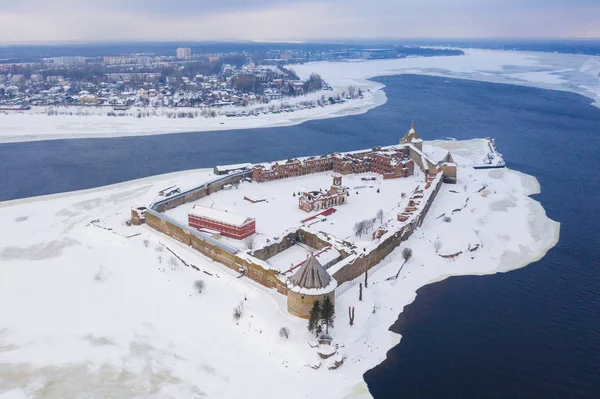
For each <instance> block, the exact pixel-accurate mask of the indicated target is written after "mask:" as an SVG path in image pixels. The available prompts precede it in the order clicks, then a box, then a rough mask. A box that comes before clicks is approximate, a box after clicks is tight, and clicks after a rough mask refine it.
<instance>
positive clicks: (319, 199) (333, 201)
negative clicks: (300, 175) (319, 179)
mask: <svg viewBox="0 0 600 399" xmlns="http://www.w3.org/2000/svg"><path fill="white" fill-rule="evenodd" d="M347 199H348V190H347V189H345V188H344V187H343V186H342V177H341V176H334V177H333V184H332V185H331V188H329V190H327V191H325V192H323V191H307V192H304V193H302V194H301V195H300V198H299V199H298V207H299V208H300V209H302V210H303V211H305V212H312V211H319V210H321V209H327V208H331V207H332V206H338V205H343V204H345V203H346V202H347Z"/></svg>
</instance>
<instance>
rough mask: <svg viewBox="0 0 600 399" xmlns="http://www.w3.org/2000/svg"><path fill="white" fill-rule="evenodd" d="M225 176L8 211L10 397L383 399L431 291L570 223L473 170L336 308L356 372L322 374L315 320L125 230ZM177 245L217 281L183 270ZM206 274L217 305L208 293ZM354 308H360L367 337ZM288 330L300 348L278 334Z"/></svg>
mask: <svg viewBox="0 0 600 399" xmlns="http://www.w3.org/2000/svg"><path fill="white" fill-rule="evenodd" d="M432 144H434V145H442V144H443V142H434V143H432ZM481 145H482V142H481V141H480V140H470V141H464V142H452V146H453V154H454V156H455V160H456V161H457V163H458V164H459V165H469V164H472V163H473V160H469V159H468V158H469V157H470V156H471V155H470V154H476V153H477V152H476V151H473V150H472V149H475V148H481ZM211 173H212V171H211V170H206V169H204V170H195V171H186V172H180V173H172V174H168V175H161V176H155V177H151V178H146V179H141V180H135V181H131V182H126V183H120V184H116V185H112V186H107V187H101V188H96V189H91V190H86V191H80V192H72V193H66V194H58V195H52V196H46V197H38V198H30V199H24V200H17V201H11V202H5V203H0V224H1V225H2V226H3V229H2V231H1V232H0V303H2V304H4V305H3V306H1V307H0V320H2V324H1V325H0V397H2V395H3V394H7V393H8V394H9V395H13V396H10V397H17V398H21V397H36V398H64V397H72V396H76V395H80V394H85V395H86V396H90V397H98V396H101V395H104V396H110V397H113V398H130V397H136V396H137V397H149V396H152V395H154V396H155V397H161V398H171V397H173V398H193V397H199V396H206V397H211V398H239V397H279V396H282V395H285V396H286V397H287V398H291V399H293V398H321V397H331V398H347V397H352V398H358V397H369V394H368V390H367V388H366V385H365V384H364V382H363V380H362V375H363V373H364V372H365V371H366V370H368V369H370V368H372V367H373V366H375V365H376V364H379V363H380V362H381V361H382V360H383V359H384V358H385V356H386V352H387V351H388V350H389V348H391V347H392V346H393V345H396V344H397V343H398V341H399V338H400V337H399V336H398V335H396V334H394V333H391V332H390V331H388V328H389V326H390V325H391V324H392V323H393V322H394V321H395V320H396V318H397V317H398V314H399V313H400V312H401V311H402V309H403V308H404V306H406V305H407V304H409V303H411V302H412V301H413V300H414V299H415V296H416V291H417V290H418V289H419V288H420V287H422V286H424V285H426V284H429V283H432V282H435V281H440V280H442V279H444V278H446V277H448V276H452V275H465V274H491V273H496V272H499V271H501V272H504V271H508V270H511V269H515V268H519V267H523V266H525V265H527V264H528V263H531V262H533V261H535V260H537V259H539V258H540V257H542V256H543V255H544V254H545V253H546V251H547V250H548V249H550V248H551V247H552V246H554V245H555V243H556V242H557V240H558V235H559V225H558V223H556V222H553V221H552V220H550V219H548V217H547V216H546V214H545V212H544V209H543V208H542V206H541V205H540V204H539V203H538V202H536V201H535V200H533V199H531V198H530V197H529V195H532V194H535V193H538V192H539V191H540V187H539V184H538V182H537V180H536V179H535V178H534V177H532V176H528V175H525V174H522V173H520V172H517V171H512V170H508V169H494V170H474V169H472V168H470V167H462V168H460V169H459V182H458V184H456V185H444V186H443V187H442V189H441V191H440V193H439V195H438V198H437V199H436V201H435V202H434V205H433V207H432V208H431V210H430V212H429V215H428V217H427V218H426V220H425V223H424V224H423V226H422V227H421V228H420V229H419V230H418V231H417V232H416V233H415V234H414V235H413V236H412V237H411V238H410V239H409V240H408V241H407V242H406V243H405V244H403V245H401V246H400V247H399V248H398V249H397V250H396V251H395V252H393V253H392V254H391V255H390V256H389V257H387V258H386V259H385V260H384V262H383V264H382V265H381V266H377V271H376V272H374V273H372V274H371V275H370V278H369V281H370V284H369V287H368V288H367V289H365V290H364V300H363V301H362V302H359V301H358V287H357V286H356V287H353V288H351V289H349V290H348V291H346V292H345V293H344V294H343V295H341V296H339V297H338V298H337V299H336V311H337V318H336V327H335V329H334V331H333V335H334V337H335V339H336V340H337V341H338V342H340V343H343V344H344V347H343V348H341V350H340V356H345V362H344V365H343V366H342V367H341V368H339V369H337V370H328V369H327V368H325V367H322V368H320V369H318V370H314V369H312V368H311V367H308V366H309V365H315V364H317V363H318V362H319V361H320V360H319V358H318V356H317V354H316V353H315V351H314V350H313V349H311V348H310V347H309V346H308V345H307V341H309V340H311V339H312V337H311V335H310V334H309V333H308V332H307V331H306V321H304V320H301V319H297V318H295V317H293V316H291V315H289V314H288V313H287V311H286V302H285V297H284V296H282V295H280V294H278V293H276V292H274V291H272V290H268V289H266V288H264V287H262V286H259V285H257V284H255V283H253V282H252V281H250V280H248V279H246V278H241V279H238V278H236V277H237V273H234V272H233V271H231V270H229V269H227V268H226V267H223V266H222V265H219V264H218V263H214V262H212V261H209V260H207V259H206V258H204V257H202V256H200V255H199V254H198V253H196V252H195V251H193V250H191V249H189V248H187V247H185V246H182V245H181V244H180V243H178V242H176V241H174V240H171V239H169V238H167V237H165V236H162V235H160V234H159V233H156V232H155V231H153V230H151V229H149V228H146V227H127V226H125V225H124V222H125V220H126V219H128V217H129V208H130V207H131V206H133V205H140V204H143V203H149V202H151V201H152V200H153V199H154V197H155V196H156V193H157V192H158V191H159V190H161V189H163V188H165V187H167V186H169V185H172V184H173V183H178V184H180V185H181V186H182V187H187V186H189V185H192V184H193V183H197V182H201V181H203V180H206V179H210V178H211ZM231 193H232V195H235V190H233V191H232V192H231ZM465 204H466V206H465ZM457 209H461V210H457ZM442 214H446V215H451V220H450V221H444V220H443V218H438V216H439V215H442ZM138 233H140V234H139V235H137V234H138ZM436 242H439V243H440V244H436ZM477 245H478V246H477ZM165 246H167V247H169V248H170V249H171V250H172V251H173V252H175V253H176V254H177V256H179V257H181V258H182V259H184V260H185V261H186V262H188V263H193V264H194V265H196V266H197V267H199V268H200V269H201V270H203V271H205V272H206V273H205V272H202V271H200V272H198V271H195V270H193V269H190V268H187V267H185V266H183V265H182V263H181V262H180V261H177V260H173V259H175V258H174V256H173V255H172V254H171V252H169V250H168V249H166V248H165ZM475 246H477V248H478V249H477V250H475V251H469V249H472V248H474V247H475ZM404 247H410V248H412V249H413V258H412V259H410V260H409V262H408V263H407V264H406V265H405V266H404V268H403V269H402V271H401V273H400V276H399V278H398V279H397V280H394V281H392V282H390V281H385V279H386V278H387V277H389V276H391V275H395V274H396V272H397V271H398V268H399V266H400V264H401V253H400V252H401V250H402V249H403V248H404ZM436 248H437V253H436ZM458 251H461V252H463V253H462V254H460V255H457V256H456V257H454V258H442V257H440V256H439V255H440V254H442V255H449V254H454V253H456V252H458ZM198 279H201V280H204V282H205V285H206V287H205V289H204V291H203V293H202V294H198V293H196V292H194V291H193V282H194V281H195V280H198ZM240 303H243V307H244V314H243V316H242V318H241V319H240V321H239V324H236V323H235V321H234V319H233V317H232V311H233V308H234V307H236V306H237V305H238V304H240ZM348 306H354V307H355V315H356V318H355V321H354V326H352V327H351V326H349V325H348V316H347V312H348ZM283 326H286V327H288V328H289V329H290V331H291V336H290V338H289V339H287V340H286V339H282V338H281V337H279V335H278V332H279V329H280V328H281V327H283Z"/></svg>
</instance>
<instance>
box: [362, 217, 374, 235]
mask: <svg viewBox="0 0 600 399" xmlns="http://www.w3.org/2000/svg"><path fill="white" fill-rule="evenodd" d="M363 223H364V226H365V233H368V232H369V230H371V229H372V228H373V219H366V220H363Z"/></svg>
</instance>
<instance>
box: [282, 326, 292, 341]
mask: <svg viewBox="0 0 600 399" xmlns="http://www.w3.org/2000/svg"><path fill="white" fill-rule="evenodd" d="M279 336H280V337H281V338H285V339H288V338H289V337H290V329H289V328H287V327H281V328H280V329H279Z"/></svg>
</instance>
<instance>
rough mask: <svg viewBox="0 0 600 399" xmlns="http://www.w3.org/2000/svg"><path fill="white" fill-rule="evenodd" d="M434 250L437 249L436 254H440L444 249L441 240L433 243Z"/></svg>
mask: <svg viewBox="0 0 600 399" xmlns="http://www.w3.org/2000/svg"><path fill="white" fill-rule="evenodd" d="M433 248H434V249H435V253H438V252H439V251H440V249H441V248H442V242H441V241H440V240H439V238H438V239H437V240H435V242H434V243H433Z"/></svg>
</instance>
